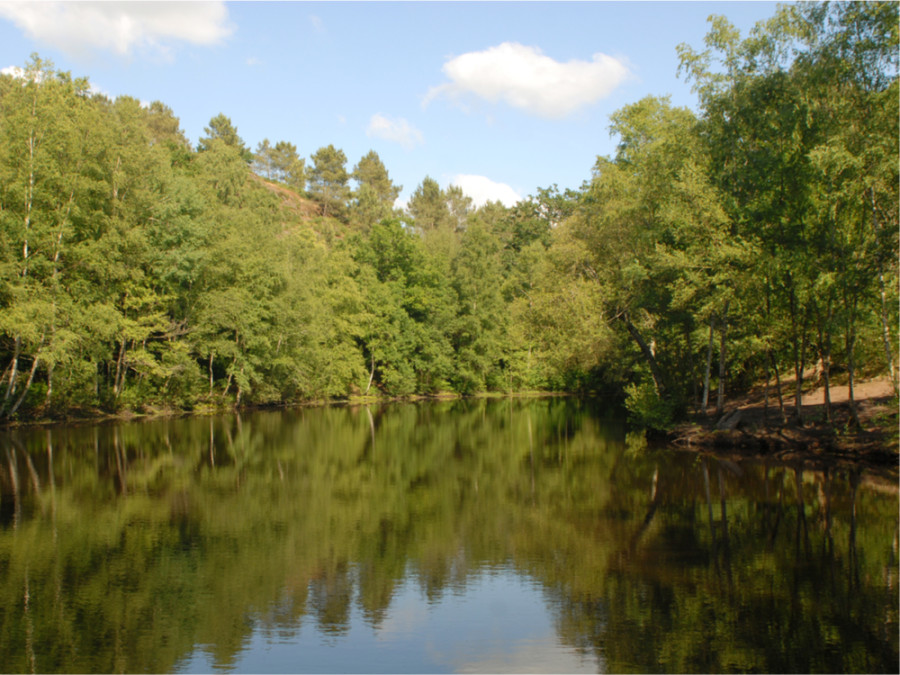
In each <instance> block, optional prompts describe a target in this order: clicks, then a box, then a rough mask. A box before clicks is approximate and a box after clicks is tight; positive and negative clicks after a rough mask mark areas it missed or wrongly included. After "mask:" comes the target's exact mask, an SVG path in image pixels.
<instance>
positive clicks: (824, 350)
mask: <svg viewBox="0 0 900 675" xmlns="http://www.w3.org/2000/svg"><path fill="white" fill-rule="evenodd" d="M827 307H828V309H827V310H826V312H825V316H824V317H823V316H821V314H820V316H819V322H818V323H819V326H818V328H819V358H820V359H821V360H822V380H823V385H824V386H825V420H826V421H827V422H829V423H830V422H831V420H832V413H831V314H832V310H831V300H830V299H829V300H828V303H827Z"/></svg>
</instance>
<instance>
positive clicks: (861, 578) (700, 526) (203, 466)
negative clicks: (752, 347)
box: [0, 400, 898, 672]
mask: <svg viewBox="0 0 900 675" xmlns="http://www.w3.org/2000/svg"><path fill="white" fill-rule="evenodd" d="M599 412H600V415H602V412H603V411H599ZM600 415H598V411H595V410H589V409H588V408H587V407H585V406H584V405H583V404H581V403H578V402H576V401H572V400H534V401H519V402H513V401H477V402H473V401H459V402H446V403H440V404H436V405H433V404H427V405H426V404H421V405H412V404H411V405H402V406H386V407H382V408H372V409H369V408H329V409H320V410H292V411H282V412H277V413H257V414H254V415H247V416H243V417H240V416H231V417H229V416H223V417H209V418H196V419H184V420H164V421H158V422H152V423H139V424H127V425H105V426H92V427H86V428H77V427H70V428H58V429H47V430H43V431H36V432H25V431H18V432H10V433H7V434H5V435H3V436H2V437H0V443H2V445H3V455H0V456H3V457H4V458H5V466H2V467H0V523H2V529H0V569H2V570H3V575H2V576H0V654H3V656H4V664H5V667H6V669H7V670H11V671H22V672H30V671H32V670H34V671H38V672H55V671H67V672H112V671H115V670H123V671H130V672H137V671H149V670H152V671H156V672H164V671H171V670H173V669H174V668H175V667H177V665H178V664H179V663H181V662H182V660H183V659H185V658H187V657H188V656H189V655H190V654H192V653H193V652H194V650H195V649H202V650H204V651H205V652H206V653H208V654H209V656H210V658H211V659H212V660H213V663H214V664H215V666H216V667H217V668H218V667H221V668H228V667H233V666H234V664H235V663H236V662H237V659H238V658H239V656H240V655H241V653H242V651H243V650H244V649H245V648H246V645H247V643H248V639H249V638H250V636H251V635H252V634H253V632H254V631H255V630H270V631H276V632H278V634H280V635H283V636H286V637H287V638H289V637H290V636H291V635H296V634H297V632H298V631H300V630H301V625H303V624H304V622H307V621H308V622H310V625H311V626H313V627H314V629H315V630H316V631H318V632H319V633H321V634H322V635H327V636H329V638H328V639H329V640H331V641H334V642H335V643H340V641H341V640H344V639H347V635H348V632H349V629H350V627H351V626H352V624H353V621H354V620H355V619H354V616H355V615H358V616H360V617H361V619H362V621H364V622H365V623H366V624H367V625H369V626H371V627H372V628H373V629H375V630H377V629H378V628H379V627H380V626H382V625H383V624H384V622H385V620H386V619H387V618H388V617H389V616H390V613H391V609H392V603H393V601H394V598H395V597H396V594H397V591H398V589H399V588H401V587H403V586H405V585H408V584H415V585H417V586H418V587H419V589H420V590H421V592H422V596H423V598H425V601H426V602H431V603H439V602H441V601H442V599H443V598H445V596H446V594H447V593H448V592H449V593H455V592H458V591H461V590H462V589H464V588H466V586H467V583H468V582H469V580H470V579H471V578H472V577H473V576H474V575H478V574H481V573H483V572H484V570H490V569H504V570H507V569H508V570H514V571H515V573H517V574H521V575H527V576H529V577H530V578H532V579H534V580H535V581H537V582H539V583H540V584H541V586H542V587H543V588H544V589H545V594H546V597H547V598H548V602H549V603H550V607H551V611H552V612H553V614H554V616H555V617H556V623H557V630H558V634H559V637H560V639H561V640H562V641H564V642H565V643H566V644H569V645H571V646H572V647H573V648H575V649H579V650H587V651H590V652H593V653H594V654H595V656H596V658H597V660H598V663H601V664H604V666H605V667H606V668H607V669H609V670H612V671H616V672H628V671H644V672H657V671H659V672H671V671H678V672H702V671H720V672H728V671H748V670H765V671H770V672H773V671H809V672H819V671H826V670H827V671H835V672H836V671H845V672H867V671H881V670H887V671H894V670H896V669H897V665H898V657H897V649H898V648H897V625H898V624H897V612H898V608H897V604H898V603H897V588H896V579H897V554H896V548H897V536H898V535H897V532H898V529H897V528H898V523H897V489H896V483H895V482H892V481H891V480H888V481H886V482H882V483H880V484H876V483H877V476H870V475H866V474H862V473H859V472H852V471H851V472H847V471H838V470H835V469H829V470H826V471H820V470H816V469H815V468H813V467H810V466H803V465H797V466H793V467H789V466H782V465H777V464H774V463H772V462H768V463H754V462H741V463H739V464H738V463H734V462H730V461H728V460H720V459H714V458H708V457H704V456H697V455H693V454H681V453H674V452H669V451H664V450H652V449H648V448H647V447H646V445H645V444H643V443H640V442H639V441H638V439H637V438H634V437H629V438H628V439H626V438H625V437H624V435H623V434H622V433H621V432H620V431H617V430H616V429H615V427H614V426H611V425H610V424H609V423H607V422H603V421H601V419H600ZM876 488H877V489H876ZM794 505H796V507H794ZM357 612H358V614H357ZM365 668H366V664H360V669H362V670H365Z"/></svg>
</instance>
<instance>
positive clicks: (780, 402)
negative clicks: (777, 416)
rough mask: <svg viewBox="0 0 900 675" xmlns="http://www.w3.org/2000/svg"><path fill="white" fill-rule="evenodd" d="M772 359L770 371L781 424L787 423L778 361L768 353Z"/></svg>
mask: <svg viewBox="0 0 900 675" xmlns="http://www.w3.org/2000/svg"><path fill="white" fill-rule="evenodd" d="M770 356H771V357H772V370H774V371H775V393H776V394H777V395H778V410H779V411H780V412H781V423H782V424H785V423H786V422H787V414H785V412H784V396H782V394H781V372H780V371H779V370H778V361H776V360H775V355H774V354H771V353H770Z"/></svg>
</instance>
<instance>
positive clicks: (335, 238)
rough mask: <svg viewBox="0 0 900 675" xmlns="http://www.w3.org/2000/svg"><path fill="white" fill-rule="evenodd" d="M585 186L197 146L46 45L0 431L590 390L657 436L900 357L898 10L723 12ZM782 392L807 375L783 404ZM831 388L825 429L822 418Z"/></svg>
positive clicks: (18, 167) (159, 115)
mask: <svg viewBox="0 0 900 675" xmlns="http://www.w3.org/2000/svg"><path fill="white" fill-rule="evenodd" d="M677 59H678V64H679V65H678V70H679V74H680V75H681V76H682V77H684V78H687V80H688V81H689V82H691V84H692V86H693V87H694V90H695V92H696V94H697V100H698V104H697V111H696V112H695V111H692V110H690V109H688V108H680V107H675V106H673V105H671V103H670V101H669V99H668V98H666V97H664V96H660V97H650V98H646V99H643V100H640V101H637V102H635V103H633V104H630V105H627V106H625V107H623V108H621V109H620V110H618V111H617V112H616V113H615V114H613V115H612V117H611V119H610V133H611V134H612V135H613V136H614V137H615V138H616V139H617V140H618V145H617V147H616V151H615V154H614V155H613V156H605V157H598V158H597V161H596V163H595V165H594V167H593V170H592V171H591V175H590V176H586V178H585V181H584V183H583V185H582V186H581V187H580V189H577V190H571V189H564V190H560V189H559V188H558V187H557V186H556V185H552V186H548V187H544V188H537V189H536V190H535V193H534V194H533V195H531V196H530V197H528V198H527V199H525V200H523V201H520V202H519V203H517V204H516V205H515V206H513V207H505V206H503V205H502V204H500V203H499V202H495V203H488V204H486V205H484V206H481V207H478V208H475V207H474V206H473V203H472V200H471V199H470V198H468V197H467V196H466V195H465V194H464V193H463V192H462V190H460V189H459V188H457V187H453V186H451V187H449V188H441V186H440V185H439V184H438V183H437V181H435V180H434V179H433V178H431V177H429V176H426V177H424V178H423V179H422V182H421V183H420V184H419V185H418V186H417V187H416V189H415V191H414V192H413V194H412V197H411V198H410V199H409V202H408V204H407V205H406V207H405V208H403V209H400V208H397V207H396V206H395V202H396V200H397V196H398V194H399V193H400V190H401V187H400V186H398V185H395V184H394V183H393V181H392V180H391V178H390V173H389V171H388V169H387V167H385V166H384V164H383V163H382V161H381V159H380V158H379V156H378V155H377V153H376V152H374V151H372V152H369V153H368V154H367V155H365V156H364V157H362V158H360V159H359V160H358V161H357V162H356V163H355V164H354V165H353V166H352V167H350V166H349V162H348V158H347V157H346V155H345V154H344V153H343V151H342V150H340V149H339V148H336V147H335V146H334V145H332V144H329V145H324V146H322V147H320V148H319V149H318V150H316V151H315V152H313V153H312V154H310V155H309V157H308V158H304V157H301V155H300V153H299V152H298V149H297V147H296V146H295V145H293V144H292V143H290V142H287V141H275V142H270V141H269V140H265V141H263V142H261V143H259V145H258V147H257V148H256V149H255V150H251V149H250V148H248V147H247V146H246V144H245V143H244V141H243V140H242V139H241V137H240V135H239V133H238V128H237V126H236V125H235V124H234V123H233V122H232V120H231V119H230V118H229V117H228V116H227V115H226V114H224V113H223V114H220V115H218V116H216V117H214V118H213V119H212V120H210V122H209V126H208V127H207V128H206V129H205V132H204V136H203V137H202V138H201V139H200V141H199V143H198V144H197V146H196V147H193V146H192V144H191V143H190V142H189V141H188V140H187V137H186V136H185V134H184V132H183V131H182V130H181V129H180V126H179V120H178V118H177V117H176V115H175V112H174V111H172V110H171V109H170V108H169V107H168V106H166V105H165V104H164V103H162V102H158V101H157V102H153V103H152V104H150V105H142V104H141V102H140V101H138V100H136V99H134V98H130V97H127V96H120V97H118V98H116V99H115V100H111V99H110V98H108V97H106V96H104V95H101V94H97V93H94V92H92V90H91V86H90V83H89V81H88V79H86V78H80V77H73V76H71V75H70V74H69V73H66V72H59V71H56V70H55V69H54V66H53V64H51V63H49V62H47V61H44V60H42V59H41V58H40V57H38V56H37V55H34V56H32V58H31V60H30V61H29V62H28V63H27V64H26V65H25V66H24V67H23V68H22V69H21V71H20V72H18V73H15V74H3V75H0V422H10V421H16V420H33V419H55V418H63V417H67V416H73V415H97V414H110V413H117V412H122V411H137V412H141V411H157V410H209V409H219V408H228V407H233V406H266V405H287V404H296V403H304V402H310V401H328V400H347V399H352V398H358V397H407V396H415V395H420V396H430V395H437V394H455V395H470V394H476V393H485V392H501V393H510V392H532V391H565V392H595V393H604V394H607V395H610V396H616V397H619V398H620V399H621V400H622V401H624V404H625V406H626V407H627V409H628V411H629V413H630V415H631V417H632V419H633V421H634V422H635V423H636V424H639V425H643V426H647V427H653V428H659V429H664V428H666V427H668V426H669V425H671V424H672V423H673V422H674V421H675V420H678V419H680V418H682V417H683V416H685V415H686V414H689V413H690V412H692V411H696V410H706V408H707V407H708V406H713V405H715V406H716V409H717V410H718V411H721V410H723V406H724V404H725V401H726V400H727V397H728V396H729V395H730V394H732V393H733V392H739V391H742V390H745V389H746V388H747V387H748V386H750V385H751V384H753V383H757V382H762V381H764V382H766V383H771V391H772V397H773V400H775V399H776V397H777V400H779V401H780V400H781V398H782V393H784V395H785V396H787V395H788V394H790V395H791V396H792V400H793V401H794V402H795V408H796V409H795V410H787V409H784V407H783V409H782V413H783V414H784V415H791V414H797V415H799V413H800V404H801V401H802V393H803V391H804V389H803V386H804V373H805V372H806V371H807V369H809V368H811V367H812V366H814V365H815V366H816V367H817V370H818V372H819V373H820V377H821V378H822V380H823V381H824V383H825V385H826V390H827V385H828V384H829V383H831V384H834V383H840V384H842V385H844V384H845V385H846V386H847V387H848V390H849V392H850V400H851V406H852V401H853V395H852V392H853V386H854V382H855V381H857V380H858V379H859V378H861V377H864V376H869V375H875V374H889V375H890V377H891V379H892V381H893V383H894V387H895V392H896V388H897V359H898V349H897V345H898V342H897V341H898V335H897V332H898V330H897V329H898V303H900V299H898V227H900V224H898V204H900V195H898V180H900V177H898V157H900V144H898V119H900V110H898V100H900V99H898V93H900V92H898V7H897V5H896V4H895V3H890V2H859V3H856V2H851V3H800V4H792V5H787V6H782V7H780V8H779V10H778V12H777V13H776V14H775V15H774V16H773V17H772V18H771V19H769V20H768V21H766V22H762V23H760V24H758V25H757V27H756V28H755V29H754V30H753V31H752V32H751V33H750V34H749V35H748V36H747V37H744V38H741V37H740V36H739V35H738V34H737V31H736V30H735V29H734V28H733V26H732V25H731V24H729V22H728V21H727V20H726V19H725V18H723V17H711V18H710V26H709V31H708V34H707V36H706V40H705V44H704V45H703V49H702V50H698V49H695V48H693V47H691V46H688V45H683V46H682V47H681V48H680V49H679V53H678V54H677ZM788 382H789V383H790V384H789V386H790V387H791V388H792V389H791V390H790V391H789V390H788ZM828 410H829V407H828V401H827V399H826V415H827V414H828Z"/></svg>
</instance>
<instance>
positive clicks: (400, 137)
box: [366, 113, 425, 149]
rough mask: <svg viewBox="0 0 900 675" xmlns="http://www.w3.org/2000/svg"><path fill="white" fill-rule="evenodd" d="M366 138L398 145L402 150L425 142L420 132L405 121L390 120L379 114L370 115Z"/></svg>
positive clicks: (400, 119) (399, 119)
mask: <svg viewBox="0 0 900 675" xmlns="http://www.w3.org/2000/svg"><path fill="white" fill-rule="evenodd" d="M366 136H369V137H375V138H382V139H384V140H386V141H391V142H392V143H399V144H400V145H402V146H403V147H404V148H407V149H412V148H414V147H415V146H417V145H421V144H422V143H424V142H425V139H424V137H423V136H422V132H421V131H419V130H418V129H416V128H415V127H414V126H412V125H411V124H410V123H409V122H407V121H406V120H405V119H403V118H402V117H401V118H398V119H390V118H388V117H385V116H384V115H382V114H380V113H376V114H374V115H372V119H370V120H369V127H368V128H367V129H366Z"/></svg>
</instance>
